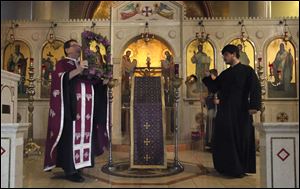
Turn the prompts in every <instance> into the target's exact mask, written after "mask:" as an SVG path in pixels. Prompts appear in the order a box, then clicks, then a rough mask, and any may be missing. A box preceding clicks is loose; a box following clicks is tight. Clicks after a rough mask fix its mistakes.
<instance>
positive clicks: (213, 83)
mask: <svg viewBox="0 0 300 189" xmlns="http://www.w3.org/2000/svg"><path fill="white" fill-rule="evenodd" d="M220 76H221V75H220ZM220 76H218V77H217V78H216V79H215V80H213V79H212V78H211V77H210V76H208V77H204V78H203V79H202V82H203V83H204V84H205V86H206V87H207V88H208V90H209V91H210V92H212V93H216V92H218V91H219V90H220V81H221V79H220Z"/></svg>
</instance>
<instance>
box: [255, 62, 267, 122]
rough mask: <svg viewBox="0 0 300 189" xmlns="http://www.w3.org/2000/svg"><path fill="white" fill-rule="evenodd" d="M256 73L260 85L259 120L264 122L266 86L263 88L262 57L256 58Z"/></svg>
mask: <svg viewBox="0 0 300 189" xmlns="http://www.w3.org/2000/svg"><path fill="white" fill-rule="evenodd" d="M257 75H258V80H259V82H260V85H261V95H262V102H261V113H260V122H265V103H264V98H265V94H266V88H265V77H264V76H263V75H264V67H263V66H262V58H261V57H259V58H258V66H257Z"/></svg>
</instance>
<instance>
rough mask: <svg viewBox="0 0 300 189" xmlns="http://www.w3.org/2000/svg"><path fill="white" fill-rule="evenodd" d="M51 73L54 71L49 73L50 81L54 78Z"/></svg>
mask: <svg viewBox="0 0 300 189" xmlns="http://www.w3.org/2000/svg"><path fill="white" fill-rule="evenodd" d="M51 74H52V72H50V73H49V80H50V81H51V78H52V77H51Z"/></svg>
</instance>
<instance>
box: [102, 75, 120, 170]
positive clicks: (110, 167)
mask: <svg viewBox="0 0 300 189" xmlns="http://www.w3.org/2000/svg"><path fill="white" fill-rule="evenodd" d="M117 83H118V80H117V79H110V80H109V82H108V84H107V86H108V112H107V113H108V122H107V124H108V136H109V138H108V142H109V156H108V164H106V165H105V166H104V167H107V168H108V170H110V171H113V170H114V169H115V167H114V166H113V158H112V133H111V130H112V101H113V92H112V89H113V88H114V87H115V86H116V85H117Z"/></svg>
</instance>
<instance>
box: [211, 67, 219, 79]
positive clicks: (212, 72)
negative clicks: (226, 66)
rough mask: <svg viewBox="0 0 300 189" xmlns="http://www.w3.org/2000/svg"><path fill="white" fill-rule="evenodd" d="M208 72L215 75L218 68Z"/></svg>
mask: <svg viewBox="0 0 300 189" xmlns="http://www.w3.org/2000/svg"><path fill="white" fill-rule="evenodd" d="M209 73H211V74H213V75H214V76H216V77H217V76H218V70H216V69H211V70H209Z"/></svg>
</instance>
